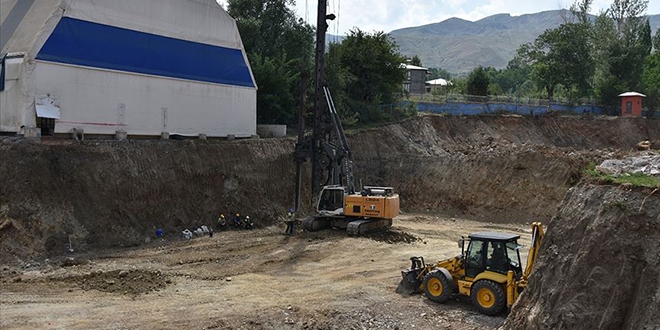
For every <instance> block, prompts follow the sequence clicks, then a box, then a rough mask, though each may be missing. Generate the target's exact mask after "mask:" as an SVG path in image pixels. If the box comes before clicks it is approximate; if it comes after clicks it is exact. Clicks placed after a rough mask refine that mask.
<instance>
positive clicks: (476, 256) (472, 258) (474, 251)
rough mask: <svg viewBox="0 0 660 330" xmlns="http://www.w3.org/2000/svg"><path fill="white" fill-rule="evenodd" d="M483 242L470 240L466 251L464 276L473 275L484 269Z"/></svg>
mask: <svg viewBox="0 0 660 330" xmlns="http://www.w3.org/2000/svg"><path fill="white" fill-rule="evenodd" d="M484 243H485V242H483V241H470V246H468V251H467V267H466V269H465V275H466V276H468V277H475V276H477V274H479V273H481V272H483V271H484V269H485V266H484V245H485V244H484Z"/></svg>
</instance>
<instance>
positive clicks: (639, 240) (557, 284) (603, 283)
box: [504, 184, 660, 329]
mask: <svg viewBox="0 0 660 330" xmlns="http://www.w3.org/2000/svg"><path fill="white" fill-rule="evenodd" d="M658 328H660V193H658V191H654V190H652V189H638V188H630V187H624V186H595V185H590V184H583V185H580V186H577V187H574V188H572V189H570V190H569V191H568V193H567V194H566V197H565V199H564V201H563V203H562V205H561V207H560V208H559V211H558V213H557V214H556V215H555V216H554V217H553V219H552V220H551V221H550V223H549V225H548V234H547V236H546V237H545V240H544V242H543V246H542V248H541V251H540V255H539V259H538V263H537V265H536V266H535V268H534V271H533V274H532V277H531V279H530V283H529V286H528V288H527V289H526V290H525V291H524V292H523V294H522V296H521V297H520V299H519V301H518V302H517V303H516V304H515V305H514V307H513V309H512V311H511V314H510V315H509V317H508V319H507V321H506V323H505V325H504V329H658Z"/></svg>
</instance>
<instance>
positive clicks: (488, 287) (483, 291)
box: [470, 280, 506, 315]
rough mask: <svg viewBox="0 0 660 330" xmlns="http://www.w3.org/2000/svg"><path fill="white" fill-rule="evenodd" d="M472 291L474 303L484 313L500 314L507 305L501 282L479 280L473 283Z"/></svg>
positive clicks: (471, 296)
mask: <svg viewBox="0 0 660 330" xmlns="http://www.w3.org/2000/svg"><path fill="white" fill-rule="evenodd" d="M470 291H471V292H470V298H472V303H473V304H474V306H475V307H477V309H478V310H479V312H481V313H483V314H486V315H496V314H499V313H500V312H501V311H502V309H504V307H505V306H506V296H505V295H504V289H502V285H501V284H499V283H495V282H493V281H489V280H481V281H477V282H476V283H474V284H473V285H472V289H471V290H470Z"/></svg>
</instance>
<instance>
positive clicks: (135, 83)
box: [36, 61, 257, 137]
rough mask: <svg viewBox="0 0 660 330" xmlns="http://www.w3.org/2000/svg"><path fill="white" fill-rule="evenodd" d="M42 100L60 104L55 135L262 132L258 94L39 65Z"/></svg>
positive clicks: (249, 90) (235, 88) (241, 89)
mask: <svg viewBox="0 0 660 330" xmlns="http://www.w3.org/2000/svg"><path fill="white" fill-rule="evenodd" d="M36 85H37V91H36V96H44V95H49V97H50V98H52V99H54V100H57V101H58V102H59V105H60V112H61V118H60V119H59V120H57V121H56V122H55V133H68V132H71V130H72V129H73V128H82V129H84V130H85V133H86V134H87V133H91V134H114V133H115V131H117V130H124V131H126V132H128V134H131V135H159V134H160V132H163V131H165V132H170V133H171V134H183V135H197V134H200V133H203V134H207V135H208V136H209V137H224V136H227V135H230V134H233V135H235V136H237V137H249V136H252V135H254V134H256V112H255V111H254V109H255V107H256V98H257V94H256V90H255V89H254V88H249V87H239V86H228V85H220V84H213V83H203V82H194V81H187V80H181V79H174V78H166V77H155V76H148V75H141V74H135V73H126V72H117V71H110V70H102V69H93V68H86V67H79V66H73V65H66V64H56V63H49V62H41V61H39V62H38V63H37V68H36Z"/></svg>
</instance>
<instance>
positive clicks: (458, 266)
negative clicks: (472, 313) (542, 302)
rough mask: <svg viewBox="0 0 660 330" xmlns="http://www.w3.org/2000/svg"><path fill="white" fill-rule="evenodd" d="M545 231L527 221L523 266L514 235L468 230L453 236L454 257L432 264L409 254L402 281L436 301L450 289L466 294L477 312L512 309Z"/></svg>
mask: <svg viewBox="0 0 660 330" xmlns="http://www.w3.org/2000/svg"><path fill="white" fill-rule="evenodd" d="M544 236H545V233H544V229H543V225H542V224H541V223H540V222H534V223H532V245H531V247H530V250H529V255H528V256H527V265H526V266H525V269H523V268H522V264H521V262H520V248H521V246H520V245H519V244H518V239H519V238H520V236H519V235H515V234H509V233H494V232H479V233H473V234H470V235H469V236H468V238H461V239H460V240H459V241H458V243H459V247H460V248H461V254H460V255H459V256H456V257H454V258H450V259H445V260H440V261H438V262H437V263H425V262H424V258H422V257H412V258H410V260H411V262H412V264H411V266H410V268H408V269H406V270H403V271H402V272H401V275H402V277H403V280H402V284H403V286H404V287H406V288H408V289H409V292H417V291H424V293H425V294H426V297H427V298H429V300H431V301H434V302H439V303H442V302H445V301H447V299H449V298H450V297H451V296H452V295H454V294H459V295H465V296H468V297H470V299H471V300H472V304H473V305H474V306H475V307H476V308H477V309H478V310H479V311H480V312H481V313H483V314H486V315H495V314H498V313H500V312H501V311H503V310H504V309H505V308H511V306H512V305H513V303H514V302H515V301H516V300H517V299H518V296H519V295H520V293H521V292H522V291H523V289H524V288H525V287H526V286H527V280H528V278H529V275H530V274H531V272H532V267H533V266H534V262H535V261H536V257H537V256H538V251H539V248H540V246H541V241H542V240H543V237H544Z"/></svg>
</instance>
